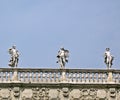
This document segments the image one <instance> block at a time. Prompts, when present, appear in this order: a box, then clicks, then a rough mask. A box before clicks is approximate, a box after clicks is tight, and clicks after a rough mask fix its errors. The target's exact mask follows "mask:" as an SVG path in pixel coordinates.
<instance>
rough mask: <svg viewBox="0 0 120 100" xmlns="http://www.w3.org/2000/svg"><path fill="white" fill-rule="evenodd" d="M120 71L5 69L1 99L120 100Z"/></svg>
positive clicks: (1, 77)
mask: <svg viewBox="0 0 120 100" xmlns="http://www.w3.org/2000/svg"><path fill="white" fill-rule="evenodd" d="M119 76H120V71H119V70H111V71H108V70H80V69H76V70H74V69H71V70H53V69H39V70H38V69H29V70H28V69H27V70H26V69H10V70H9V69H1V72H0V100H120V77H119Z"/></svg>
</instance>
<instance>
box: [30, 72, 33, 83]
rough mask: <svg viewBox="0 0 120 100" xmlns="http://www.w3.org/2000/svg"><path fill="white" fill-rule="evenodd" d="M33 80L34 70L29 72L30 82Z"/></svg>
mask: <svg viewBox="0 0 120 100" xmlns="http://www.w3.org/2000/svg"><path fill="white" fill-rule="evenodd" d="M32 81H33V79H32V71H30V73H29V82H32Z"/></svg>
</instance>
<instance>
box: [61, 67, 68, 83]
mask: <svg viewBox="0 0 120 100" xmlns="http://www.w3.org/2000/svg"><path fill="white" fill-rule="evenodd" d="M66 81H67V79H66V70H65V69H62V71H61V82H66Z"/></svg>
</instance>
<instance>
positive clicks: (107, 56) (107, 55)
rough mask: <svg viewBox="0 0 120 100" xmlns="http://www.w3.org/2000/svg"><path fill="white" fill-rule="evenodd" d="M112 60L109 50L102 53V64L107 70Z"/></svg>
mask: <svg viewBox="0 0 120 100" xmlns="http://www.w3.org/2000/svg"><path fill="white" fill-rule="evenodd" d="M113 59H114V57H113V56H112V55H111V53H110V48H106V51H105V53H104V62H105V64H106V65H107V68H108V69H109V68H111V66H112V65H113Z"/></svg>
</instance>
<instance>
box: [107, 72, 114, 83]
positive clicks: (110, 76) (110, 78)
mask: <svg viewBox="0 0 120 100" xmlns="http://www.w3.org/2000/svg"><path fill="white" fill-rule="evenodd" d="M107 81H108V82H113V78H112V72H111V71H110V72H108V79H107Z"/></svg>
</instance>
